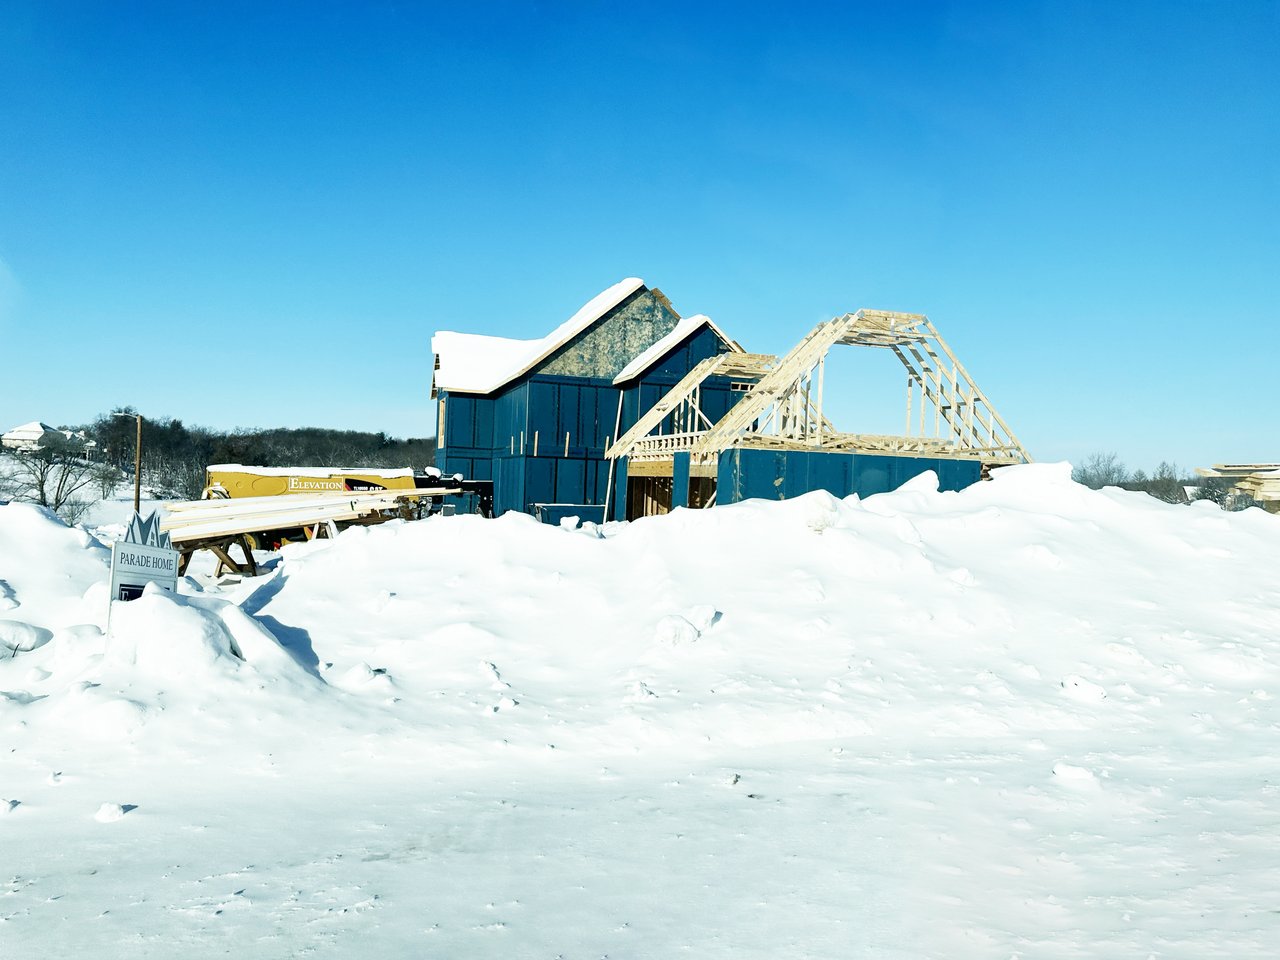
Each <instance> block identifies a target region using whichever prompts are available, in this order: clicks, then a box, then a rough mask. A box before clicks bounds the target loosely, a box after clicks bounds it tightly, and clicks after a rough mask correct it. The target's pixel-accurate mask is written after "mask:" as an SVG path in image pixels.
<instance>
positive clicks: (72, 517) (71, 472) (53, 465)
mask: <svg viewBox="0 0 1280 960" xmlns="http://www.w3.org/2000/svg"><path fill="white" fill-rule="evenodd" d="M77 453H78V451H77V449H76V447H75V445H74V444H72V443H69V442H67V441H62V442H56V441H45V442H44V443H42V444H41V445H40V446H38V447H33V448H30V449H25V450H12V451H10V453H9V457H10V462H9V469H8V470H7V471H6V472H5V474H6V475H5V476H2V477H0V492H3V493H4V494H5V495H7V496H8V497H10V498H11V499H13V500H16V501H19V502H26V503H35V504H39V505H40V506H42V507H48V508H49V509H50V510H52V511H53V512H54V513H56V514H57V515H58V516H60V517H61V518H62V519H63V520H65V521H66V522H67V523H76V522H77V521H79V520H80V519H81V517H83V516H84V514H85V512H86V511H87V510H88V509H89V507H90V506H92V501H87V500H84V499H81V498H79V497H77V496H76V494H78V493H79V492H80V491H81V490H83V489H85V488H86V487H89V486H90V485H91V484H93V483H94V482H95V480H96V477H95V475H94V469H93V464H91V463H90V462H89V461H87V460H83V459H81V458H80V457H79V456H78V455H77Z"/></svg>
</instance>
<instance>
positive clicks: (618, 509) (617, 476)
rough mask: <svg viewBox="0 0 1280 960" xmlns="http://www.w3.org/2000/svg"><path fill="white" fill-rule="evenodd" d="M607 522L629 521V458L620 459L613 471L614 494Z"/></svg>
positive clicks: (611, 497) (610, 502) (610, 501)
mask: <svg viewBox="0 0 1280 960" xmlns="http://www.w3.org/2000/svg"><path fill="white" fill-rule="evenodd" d="M605 519H606V520H625V519H627V458H626V457H619V458H618V461H617V463H616V464H615V466H614V470H613V493H612V495H611V496H610V498H609V516H607V517H605Z"/></svg>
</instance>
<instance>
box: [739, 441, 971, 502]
mask: <svg viewBox="0 0 1280 960" xmlns="http://www.w3.org/2000/svg"><path fill="white" fill-rule="evenodd" d="M926 470H933V471H934V472H935V473H937V475H938V488H939V489H940V490H962V489H964V488H965V487H967V486H969V485H970V484H972V483H976V482H977V481H978V480H979V479H980V477H981V473H982V464H980V463H978V462H977V461H974V460H950V459H944V458H938V457H897V456H885V455H875V454H863V453H821V452H813V453H810V452H808V451H804V450H785V451H773V450H750V449H745V450H727V451H725V452H724V453H722V454H721V455H720V464H719V468H718V470H717V478H716V502H717V503H738V502H739V501H741V500H750V499H762V500H788V499H791V498H792V497H798V496H800V495H801V494H804V493H808V492H809V491H811V490H826V491H828V492H829V493H832V494H834V495H835V496H837V497H847V496H848V495H849V494H851V493H856V494H858V496H860V497H869V496H871V495H873V494H876V493H886V492H888V491H890V490H896V489H897V488H898V487H900V486H902V485H903V484H904V483H906V482H907V481H908V480H910V479H911V478H912V477H914V476H917V475H919V474H921V473H924V472H925V471H926Z"/></svg>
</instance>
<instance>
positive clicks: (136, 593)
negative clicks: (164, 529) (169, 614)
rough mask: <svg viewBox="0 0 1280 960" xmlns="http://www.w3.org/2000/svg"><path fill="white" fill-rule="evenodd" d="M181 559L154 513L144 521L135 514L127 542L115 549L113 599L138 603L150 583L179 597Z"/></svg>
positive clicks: (112, 582) (112, 555) (112, 552)
mask: <svg viewBox="0 0 1280 960" xmlns="http://www.w3.org/2000/svg"><path fill="white" fill-rule="evenodd" d="M178 557H179V553H178V551H177V550H174V549H172V548H171V547H170V546H169V535H168V534H167V533H161V532H160V518H159V517H157V516H156V515H155V514H154V513H153V514H152V515H151V516H149V517H147V519H146V520H143V519H142V518H141V517H139V516H138V515H137V514H136V513H135V514H134V515H133V520H132V521H131V522H130V523H129V529H128V531H126V533H125V535H124V540H123V541H121V542H120V543H113V544H112V545H111V599H112V600H134V599H136V598H138V597H140V596H142V590H143V588H144V587H145V586H146V585H147V584H148V583H154V584H155V585H156V586H158V587H159V588H160V589H161V590H167V591H168V592H169V593H176V592H177V590H178Z"/></svg>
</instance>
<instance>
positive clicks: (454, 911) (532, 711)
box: [0, 465, 1280, 958]
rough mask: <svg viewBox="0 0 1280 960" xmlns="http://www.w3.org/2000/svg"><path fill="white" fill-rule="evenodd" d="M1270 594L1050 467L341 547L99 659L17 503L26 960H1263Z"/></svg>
mask: <svg viewBox="0 0 1280 960" xmlns="http://www.w3.org/2000/svg"><path fill="white" fill-rule="evenodd" d="M1277 559H1280V518H1277V517H1274V516H1268V515H1266V514H1264V513H1262V512H1261V511H1257V510H1249V511H1245V512H1243V513H1237V514H1228V513H1223V512H1221V511H1219V510H1218V509H1217V508H1216V507H1213V506H1212V505H1209V504H1203V505H1199V504H1193V505H1191V506H1168V505H1165V504H1162V503H1159V502H1157V501H1155V500H1153V499H1151V498H1148V497H1146V496H1144V495H1142V494H1130V493H1123V492H1120V491H1117V490H1106V491H1102V492H1093V491H1090V490H1087V489H1085V488H1082V487H1079V486H1077V485H1075V484H1073V483H1072V482H1071V481H1070V479H1069V469H1068V468H1067V467H1066V466H1065V465H1034V466H1026V467H1016V468H1010V469H1008V470H1004V471H999V472H998V473H997V476H996V479H995V480H993V481H992V482H990V483H984V484H979V485H977V486H975V487H972V488H970V489H969V490H966V491H964V492H961V493H938V492H937V491H936V489H932V488H930V486H929V482H928V480H927V479H925V478H920V479H918V480H917V481H915V482H913V483H912V484H910V485H909V486H908V487H907V488H904V489H903V490H900V491H898V492H895V493H892V494H886V495H882V496H878V497H873V498H870V499H868V500H865V501H861V502H860V501H858V500H856V499H853V498H851V499H849V500H845V501H840V500H836V499H834V498H832V497H830V496H827V495H824V494H811V495H809V496H806V497H802V498H799V499H796V500H793V501H789V502H785V503H780V504H764V503H759V502H748V503H744V504H739V505H735V506H729V507H718V508H716V509H714V510H710V511H687V510H680V511H676V512H675V513H674V514H672V515H671V516H668V517H664V518H656V519H652V520H645V521H640V522H636V523H632V524H618V525H612V524H611V525H609V526H608V527H607V528H606V529H605V530H603V531H601V530H599V529H597V528H595V527H592V526H588V527H587V528H586V529H579V530H569V529H560V528H552V527H546V526H541V525H539V524H536V523H534V522H533V521H532V520H530V519H528V518H526V517H520V516H512V515H509V516H506V517H503V518H500V519H498V520H489V521H487V520H482V519H480V518H476V517H470V516H460V517H437V518H433V519H430V520H426V521H421V522H418V523H409V524H404V523H394V524H387V525H384V526H382V527H377V528H369V529H352V530H348V531H346V532H345V533H343V534H342V535H341V536H339V537H338V538H337V539H336V540H334V541H331V542H326V541H317V542H314V543H311V544H303V545H296V546H292V547H288V548H286V549H285V551H284V553H283V556H282V558H280V560H279V562H277V563H275V564H273V565H272V568H271V570H270V572H269V573H267V574H266V575H265V576H263V577H260V578H256V579H250V580H244V581H243V582H239V583H234V584H224V585H223V586H220V587H213V586H211V580H210V578H209V577H208V576H196V577H193V578H191V579H189V580H187V581H185V582H184V584H183V595H182V596H181V597H179V598H176V599H174V598H169V597H166V596H164V595H159V594H156V595H152V594H148V595H146V596H144V597H143V598H142V599H140V600H138V601H135V602H133V603H130V604H118V605H116V609H115V611H114V612H113V614H112V624H111V632H110V636H109V637H108V636H106V635H104V632H103V631H104V630H105V628H106V622H105V620H106V583H105V581H106V577H107V566H108V561H109V552H108V551H107V550H106V549H105V548H104V547H103V546H102V545H101V544H100V543H99V541H97V540H96V539H94V538H93V537H91V536H90V535H88V534H87V533H85V532H83V531H81V530H76V529H69V528H66V527H63V526H61V525H60V524H58V523H56V522H55V521H52V520H50V519H49V518H48V517H47V516H45V515H44V514H43V513H42V512H40V511H38V510H36V509H35V508H32V507H28V506H23V505H17V504H14V505H9V506H6V507H0V658H3V659H0V736H2V738H3V739H0V744H3V750H4V753H3V754H0V864H2V866H0V956H6V957H7V956H48V955H54V954H57V953H72V952H74V953H77V954H81V955H85V956H95V957H146V956H154V957H171V956H195V957H202V956H214V955H219V956H221V955H224V954H227V953H233V954H235V955H236V956H240V957H272V958H274V957H293V956H301V955H318V956H335V957H336V956H370V957H467V958H471V957H494V958H497V957H502V958H510V957H545V958H553V957H558V956H561V957H565V958H580V957H581V958H599V957H602V956H609V957H652V958H667V957H671V956H692V957H769V958H777V957H862V956H867V957H871V956H874V957H902V958H906V957H921V956H936V957H960V958H967V957H973V958H979V957H982V958H986V957H1001V958H1005V957H1027V958H1032V957H1035V958H1040V957H1048V958H1056V957H1100V956H1116V957H1148V956H1152V957H1162V958H1164V957H1185V958H1205V957H1233V958H1239V957H1271V956H1274V955H1275V953H1276V944H1277V943H1280V767H1278V765H1277V747H1278V746H1280V715H1278V714H1277V709H1276V701H1275V700H1274V699H1273V698H1274V697H1276V696H1277V695H1280V646H1278V643H1280V583H1278V582H1277V580H1276V578H1275V570H1276V568H1277ZM204 586H208V589H203V587H204ZM10 648H17V649H16V652H15V653H14V654H13V655H10V654H9V649H10ZM28 648H30V649H28Z"/></svg>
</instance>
